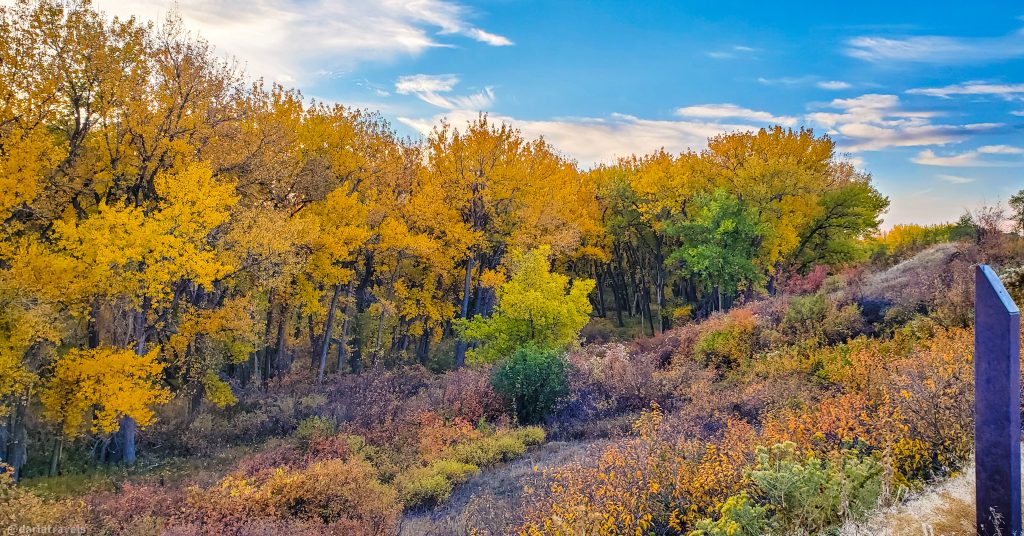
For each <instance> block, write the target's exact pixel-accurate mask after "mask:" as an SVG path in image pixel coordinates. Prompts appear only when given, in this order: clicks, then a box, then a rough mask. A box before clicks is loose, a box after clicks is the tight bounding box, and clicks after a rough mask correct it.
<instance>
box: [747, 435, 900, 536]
mask: <svg viewBox="0 0 1024 536" xmlns="http://www.w3.org/2000/svg"><path fill="white" fill-rule="evenodd" d="M881 476H882V466H881V465H880V464H879V463H878V462H876V461H875V460H874V459H872V458H869V457H855V456H853V455H850V454H838V455H836V456H835V457H834V458H833V459H829V460H820V459H818V458H815V457H814V456H807V457H802V456H801V453H800V452H799V451H798V450H797V449H796V445H795V444H793V443H782V444H778V445H774V446H772V447H771V448H764V447H761V448H758V451H757V467H756V468H755V469H754V470H753V471H751V472H750V474H749V477H750V480H751V481H752V482H753V484H754V488H755V489H756V490H757V494H758V495H759V496H760V497H761V498H762V500H763V501H764V503H765V504H767V505H769V511H770V512H771V523H772V525H774V526H775V527H776V528H777V530H778V533H780V534H818V533H820V532H822V531H824V530H826V529H829V528H831V527H834V526H836V525H838V524H839V523H841V522H842V521H844V520H847V519H852V520H859V519H862V518H863V517H864V515H865V514H866V513H867V512H869V511H870V510H872V509H873V508H875V507H876V506H877V505H878V497H879V495H880V494H881V490H882V479H881Z"/></svg>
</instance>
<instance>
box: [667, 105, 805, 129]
mask: <svg viewBox="0 0 1024 536" xmlns="http://www.w3.org/2000/svg"><path fill="white" fill-rule="evenodd" d="M676 115H678V116H680V117H697V118H701V119H725V118H730V119H744V120H747V121H757V122H761V123H772V124H778V125H783V126H793V125H796V123H797V118H795V117H791V116H786V115H772V114H770V113H768V112H762V111H758V110H751V109H750V108H742V107H740V106H736V105H735V104H701V105H698V106H686V107H684V108H679V109H677V110H676Z"/></svg>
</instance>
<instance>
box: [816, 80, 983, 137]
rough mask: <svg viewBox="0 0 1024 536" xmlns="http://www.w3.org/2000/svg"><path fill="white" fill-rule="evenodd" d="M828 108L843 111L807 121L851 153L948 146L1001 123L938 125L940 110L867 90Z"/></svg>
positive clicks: (827, 113)
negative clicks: (911, 106) (908, 104)
mask: <svg viewBox="0 0 1024 536" xmlns="http://www.w3.org/2000/svg"><path fill="white" fill-rule="evenodd" d="M828 107H829V108H833V109H837V110H840V111H839V112H814V113H810V114H808V115H807V120H808V121H811V122H812V123H815V124H818V125H821V126H824V127H825V128H827V129H828V131H829V133H831V134H835V135H838V136H840V137H841V141H842V143H843V148H844V149H845V150H847V151H851V152H859V151H877V150H881V149H885V148H888V147H914V146H922V145H945V144H947V143H952V142H957V141H961V140H963V139H964V138H965V137H966V136H968V135H969V134H971V133H977V132H985V131H988V130H992V129H995V128H998V127H1001V126H1002V124H999V123H970V124H966V125H948V124H936V123H933V122H932V120H933V119H934V118H936V117H938V116H939V114H938V113H936V112H933V111H928V110H908V109H905V108H903V106H902V103H901V102H900V99H899V97H898V96H896V95H882V94H875V93H868V94H865V95H861V96H859V97H856V98H851V99H834V100H833V101H832V102H831V103H829V104H828Z"/></svg>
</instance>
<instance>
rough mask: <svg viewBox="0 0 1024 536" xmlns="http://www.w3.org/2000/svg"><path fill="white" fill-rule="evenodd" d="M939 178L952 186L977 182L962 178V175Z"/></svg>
mask: <svg viewBox="0 0 1024 536" xmlns="http://www.w3.org/2000/svg"><path fill="white" fill-rule="evenodd" d="M938 177H939V179H941V180H944V181H946V182H948V183H951V184H967V183H969V182H974V181H975V179H973V178H971V177H961V176H960V175H939V176H938Z"/></svg>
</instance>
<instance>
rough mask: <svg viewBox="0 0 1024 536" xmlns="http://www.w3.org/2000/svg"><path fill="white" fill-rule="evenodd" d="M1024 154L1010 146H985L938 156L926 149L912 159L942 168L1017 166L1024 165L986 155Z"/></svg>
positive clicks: (912, 160)
mask: <svg viewBox="0 0 1024 536" xmlns="http://www.w3.org/2000/svg"><path fill="white" fill-rule="evenodd" d="M1022 154H1024V149H1022V148H1020V147H1012V146H1010V145H983V146H981V147H978V148H977V149H974V150H971V151H964V152H962V153H952V154H947V155H938V154H936V153H935V151H933V150H931V149H925V150H924V151H921V152H920V153H917V156H915V157H914V158H912V159H911V162H913V163H915V164H921V165H924V166H940V167H992V166H1015V165H1021V164H1024V162H1021V161H1020V160H1019V159H1015V160H1006V159H1000V160H993V159H990V158H986V156H985V155H1000V156H1007V155H1008V156H1011V157H1012V156H1017V155H1022Z"/></svg>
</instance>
